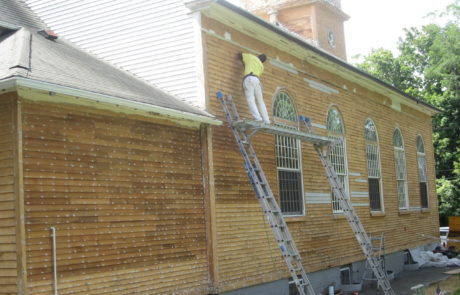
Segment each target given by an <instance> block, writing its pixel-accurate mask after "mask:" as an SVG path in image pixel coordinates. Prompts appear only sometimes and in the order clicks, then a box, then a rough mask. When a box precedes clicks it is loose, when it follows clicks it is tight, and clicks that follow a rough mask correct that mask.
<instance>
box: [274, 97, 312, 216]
mask: <svg viewBox="0 0 460 295" xmlns="http://www.w3.org/2000/svg"><path fill="white" fill-rule="evenodd" d="M280 95H285V97H286V98H288V99H289V100H290V102H291V104H292V108H293V110H292V114H290V115H289V118H287V117H286V118H283V117H277V116H276V115H275V114H276V111H277V110H276V106H275V105H276V100H277V99H278V98H279V96H280ZM272 109H273V119H274V123H275V125H279V126H282V127H284V128H292V129H298V124H297V112H296V109H295V105H294V101H293V99H292V97H291V96H290V95H289V93H288V92H287V91H286V90H285V89H283V88H280V89H278V90H277V91H276V92H275V95H274V99H273V108H272ZM293 120H295V121H293ZM280 142H283V143H286V146H289V145H291V144H292V143H293V144H294V145H295V146H294V147H293V148H295V149H296V150H297V159H296V162H295V163H293V162H292V160H293V159H290V160H289V159H287V160H286V159H284V160H283V161H284V163H285V164H287V165H285V166H292V164H294V165H293V166H295V167H280V166H279V165H278V163H279V162H278V161H279V154H278V147H279V143H280ZM275 155H276V170H277V177H278V188H280V187H281V185H280V184H281V183H280V182H281V180H280V178H279V175H280V171H286V172H298V173H299V174H298V175H299V178H300V183H299V185H300V200H299V204H300V210H301V212H299V213H296V212H282V214H283V215H284V216H285V217H298V216H304V215H305V212H306V210H305V197H304V184H303V169H302V150H301V144H300V141H299V140H298V139H294V138H291V137H286V136H280V135H277V136H276V138H275ZM289 161H291V163H289ZM294 161H295V159H294ZM279 196H280V207H282V202H281V191H280V193H279Z"/></svg>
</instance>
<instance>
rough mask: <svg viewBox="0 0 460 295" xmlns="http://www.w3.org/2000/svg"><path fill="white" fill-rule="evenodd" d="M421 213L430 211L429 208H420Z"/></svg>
mask: <svg viewBox="0 0 460 295" xmlns="http://www.w3.org/2000/svg"><path fill="white" fill-rule="evenodd" d="M420 212H421V213H431V209H430V208H422V210H420Z"/></svg>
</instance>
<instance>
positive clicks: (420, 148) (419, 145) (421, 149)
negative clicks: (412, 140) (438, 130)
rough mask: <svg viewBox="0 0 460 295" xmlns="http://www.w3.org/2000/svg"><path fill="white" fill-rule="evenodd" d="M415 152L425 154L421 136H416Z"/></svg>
mask: <svg viewBox="0 0 460 295" xmlns="http://www.w3.org/2000/svg"><path fill="white" fill-rule="evenodd" d="M417 152H419V153H425V145H424V144H423V138H422V136H421V135H417Z"/></svg>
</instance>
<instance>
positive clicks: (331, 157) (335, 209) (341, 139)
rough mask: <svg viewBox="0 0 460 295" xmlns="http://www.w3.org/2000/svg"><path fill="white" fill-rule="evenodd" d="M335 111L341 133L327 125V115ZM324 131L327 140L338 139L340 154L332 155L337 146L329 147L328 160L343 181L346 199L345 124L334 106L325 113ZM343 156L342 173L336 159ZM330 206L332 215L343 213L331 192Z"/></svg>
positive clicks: (347, 187) (347, 186)
mask: <svg viewBox="0 0 460 295" xmlns="http://www.w3.org/2000/svg"><path fill="white" fill-rule="evenodd" d="M333 110H335V111H336V112H337V114H338V118H339V120H340V127H341V131H337V130H331V129H330V124H329V114H330V113H331V112H332V111H333ZM326 129H327V136H328V137H329V138H333V139H338V142H339V144H340V143H341V145H342V146H341V147H338V149H340V148H341V149H342V151H341V154H334V152H335V151H336V149H337V145H336V146H335V147H336V149H334V147H331V149H330V150H329V154H328V157H329V160H330V161H331V164H332V166H333V167H334V170H335V172H336V173H337V176H338V177H339V179H343V180H342V182H343V184H344V189H345V192H346V197H348V196H349V183H348V158H347V142H346V137H345V124H344V123H343V118H342V115H341V113H340V111H339V109H338V108H337V107H336V106H332V107H330V108H329V110H328V111H327V115H326ZM341 155H343V171H340V169H337V167H338V166H337V163H338V158H339V157H340V156H341ZM331 205H332V213H333V214H341V213H343V210H342V208H341V207H340V202H338V201H336V200H335V196H334V193H333V192H331Z"/></svg>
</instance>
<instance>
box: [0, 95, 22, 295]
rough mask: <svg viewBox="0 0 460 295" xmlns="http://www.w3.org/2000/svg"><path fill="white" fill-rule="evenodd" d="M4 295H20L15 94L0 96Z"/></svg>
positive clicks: (0, 284)
mask: <svg viewBox="0 0 460 295" xmlns="http://www.w3.org/2000/svg"><path fill="white" fill-rule="evenodd" d="M0 98H1V99H0V294H1V295H7V294H8V295H9V294H17V291H18V290H17V285H16V277H17V275H18V270H17V253H16V203H15V200H16V199H15V195H14V162H13V159H14V157H13V154H14V153H13V150H14V136H13V98H14V97H13V95H10V94H6V95H1V96H0Z"/></svg>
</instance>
